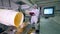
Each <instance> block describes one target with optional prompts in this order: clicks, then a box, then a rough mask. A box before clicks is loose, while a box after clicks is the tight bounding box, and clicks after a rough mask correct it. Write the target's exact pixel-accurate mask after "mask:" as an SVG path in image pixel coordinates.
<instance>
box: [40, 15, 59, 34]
mask: <svg viewBox="0 0 60 34" xmlns="http://www.w3.org/2000/svg"><path fill="white" fill-rule="evenodd" d="M40 34H60V17H59V16H57V17H53V18H48V19H45V18H41V19H40Z"/></svg>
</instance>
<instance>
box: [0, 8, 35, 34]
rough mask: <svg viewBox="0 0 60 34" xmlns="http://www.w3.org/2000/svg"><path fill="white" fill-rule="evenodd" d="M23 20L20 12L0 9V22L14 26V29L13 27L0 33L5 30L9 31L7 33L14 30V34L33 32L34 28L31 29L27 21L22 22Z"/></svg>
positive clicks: (29, 33)
mask: <svg viewBox="0 0 60 34" xmlns="http://www.w3.org/2000/svg"><path fill="white" fill-rule="evenodd" d="M23 20H24V15H23V13H22V12H17V11H14V10H7V9H0V23H1V24H4V25H6V26H12V27H14V28H15V30H14V28H12V29H7V30H6V31H4V32H2V33H1V34H4V33H5V32H8V31H9V33H8V34H10V32H14V34H31V33H32V32H35V30H33V29H32V27H31V25H30V24H29V23H24V22H23ZM28 24H29V25H28ZM11 34H13V33H11Z"/></svg>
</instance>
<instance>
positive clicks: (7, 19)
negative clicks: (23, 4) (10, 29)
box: [0, 9, 24, 27]
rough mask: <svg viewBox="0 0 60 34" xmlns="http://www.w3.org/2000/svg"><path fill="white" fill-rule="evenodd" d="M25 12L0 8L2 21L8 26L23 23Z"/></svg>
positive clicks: (0, 20) (17, 25)
mask: <svg viewBox="0 0 60 34" xmlns="http://www.w3.org/2000/svg"><path fill="white" fill-rule="evenodd" d="M23 19H24V16H23V13H22V12H16V11H14V10H7V9H0V23H1V24H4V25H7V26H15V27H19V26H20V25H21V24H22V23H23Z"/></svg>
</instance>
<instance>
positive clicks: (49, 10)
mask: <svg viewBox="0 0 60 34" xmlns="http://www.w3.org/2000/svg"><path fill="white" fill-rule="evenodd" d="M43 14H44V16H47V17H49V16H53V15H54V7H45V8H44V9H43Z"/></svg>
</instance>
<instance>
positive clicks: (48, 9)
mask: <svg viewBox="0 0 60 34" xmlns="http://www.w3.org/2000/svg"><path fill="white" fill-rule="evenodd" d="M44 14H53V8H45V9H44Z"/></svg>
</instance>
